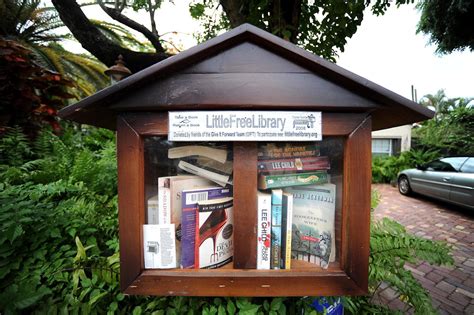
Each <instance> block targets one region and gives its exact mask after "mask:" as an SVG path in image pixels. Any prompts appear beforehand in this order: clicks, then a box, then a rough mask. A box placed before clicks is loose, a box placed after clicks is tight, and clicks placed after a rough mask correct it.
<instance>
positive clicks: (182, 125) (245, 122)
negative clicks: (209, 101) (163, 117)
mask: <svg viewBox="0 0 474 315" xmlns="http://www.w3.org/2000/svg"><path fill="white" fill-rule="evenodd" d="M321 128H322V127H321V112H289V111H285V112H283V111H194V112H193V111H188V112H169V131H168V140H170V141H320V140H322V134H321Z"/></svg>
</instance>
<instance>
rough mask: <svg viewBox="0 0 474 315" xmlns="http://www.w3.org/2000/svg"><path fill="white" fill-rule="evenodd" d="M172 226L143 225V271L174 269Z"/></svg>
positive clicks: (174, 249)
mask: <svg viewBox="0 0 474 315" xmlns="http://www.w3.org/2000/svg"><path fill="white" fill-rule="evenodd" d="M174 237H175V227H174V224H144V225H143V245H144V251H143V252H144V253H145V259H144V260H145V269H152V268H159V269H169V268H176V248H175V241H174Z"/></svg>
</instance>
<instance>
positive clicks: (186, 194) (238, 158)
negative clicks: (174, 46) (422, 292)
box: [60, 24, 432, 296]
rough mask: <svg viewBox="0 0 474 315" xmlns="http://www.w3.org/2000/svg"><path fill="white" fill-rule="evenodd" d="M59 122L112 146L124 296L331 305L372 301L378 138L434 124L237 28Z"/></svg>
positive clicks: (407, 104) (282, 45) (349, 77)
mask: <svg viewBox="0 0 474 315" xmlns="http://www.w3.org/2000/svg"><path fill="white" fill-rule="evenodd" d="M381 66H382V65H381ZM60 116H61V117H63V118H66V119H70V120H73V121H76V122H79V123H83V124H90V125H94V126H99V127H104V128H109V129H112V130H116V131H117V156H118V195H119V226H120V232H119V233H120V234H119V235H120V261H121V270H120V272H121V274H120V281H121V288H122V290H123V291H124V292H125V293H127V294H144V295H183V296H321V295H331V296H336V295H361V294H365V293H367V289H368V288H367V287H368V263H369V224H370V185H371V131H372V130H378V129H384V128H389V127H395V126H399V125H404V124H410V123H414V122H418V121H422V120H425V119H428V118H430V117H432V112H431V111H429V110H427V109H425V108H423V107H421V106H419V105H418V104H416V103H414V102H412V101H410V100H408V99H405V98H403V97H401V96H399V95H397V94H395V93H393V92H391V91H389V90H387V89H385V88H383V87H381V86H379V85H377V84H374V83H372V82H370V81H368V80H366V79H364V78H361V77H359V76H357V75H355V74H353V73H351V72H349V71H346V70H344V69H342V68H340V67H338V66H337V65H335V64H333V63H330V62H328V61H326V60H324V59H322V58H320V57H318V56H315V55H313V54H311V53H308V52H307V51H305V50H303V49H301V48H298V47H297V46H295V45H293V44H291V43H289V42H287V41H284V40H282V39H280V38H278V37H275V36H273V35H271V34H269V33H267V32H265V31H262V30H260V29H258V28H256V27H254V26H251V25H248V24H244V25H242V26H240V27H238V28H235V29H233V30H231V31H229V32H227V33H225V34H223V35H220V36H218V37H216V38H214V39H211V40H209V41H207V42H205V43H203V44H201V45H198V46H196V47H193V48H191V49H189V50H187V51H184V52H181V53H179V54H177V55H175V56H173V57H170V58H168V59H166V60H164V61H162V62H159V63H157V64H155V65H153V66H151V67H149V68H147V69H144V70H143V71H140V72H138V73H136V74H133V75H131V76H130V77H128V78H126V79H124V80H122V81H120V82H118V83H116V84H114V85H112V86H110V87H109V88H107V89H104V90H102V91H99V92H98V93H96V94H94V95H92V96H90V97H88V98H86V99H84V100H82V101H80V102H78V103H76V104H74V105H71V106H68V107H66V108H64V109H63V110H61V112H60Z"/></svg>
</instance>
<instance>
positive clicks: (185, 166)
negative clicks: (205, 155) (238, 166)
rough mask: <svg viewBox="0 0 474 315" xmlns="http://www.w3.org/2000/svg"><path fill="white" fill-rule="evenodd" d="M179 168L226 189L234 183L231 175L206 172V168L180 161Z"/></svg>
mask: <svg viewBox="0 0 474 315" xmlns="http://www.w3.org/2000/svg"><path fill="white" fill-rule="evenodd" d="M178 167H179V168H180V169H182V170H183V171H186V172H188V173H191V174H194V175H198V176H201V177H204V178H207V179H209V180H212V181H213V182H215V183H217V184H219V185H221V186H222V187H225V185H226V184H231V185H232V181H231V180H230V175H222V174H218V173H215V172H212V171H209V170H206V169H204V168H201V167H198V166H196V165H193V164H191V163H188V162H185V161H180V162H179V163H178Z"/></svg>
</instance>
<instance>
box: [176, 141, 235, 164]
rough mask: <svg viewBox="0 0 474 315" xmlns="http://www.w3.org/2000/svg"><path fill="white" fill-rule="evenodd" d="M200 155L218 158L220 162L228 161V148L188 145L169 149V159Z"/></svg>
mask: <svg viewBox="0 0 474 315" xmlns="http://www.w3.org/2000/svg"><path fill="white" fill-rule="evenodd" d="M193 155H200V156H205V157H208V158H210V159H213V160H216V161H218V162H220V163H225V162H226V161H227V150H225V149H218V148H212V147H206V146H202V145H186V146H181V147H176V148H170V149H168V158H169V159H178V158H183V157H187V156H193Z"/></svg>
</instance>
